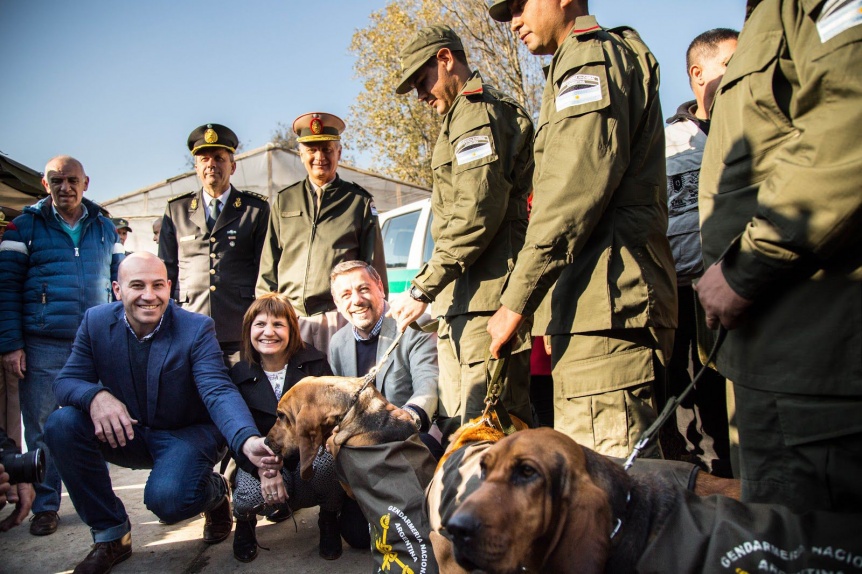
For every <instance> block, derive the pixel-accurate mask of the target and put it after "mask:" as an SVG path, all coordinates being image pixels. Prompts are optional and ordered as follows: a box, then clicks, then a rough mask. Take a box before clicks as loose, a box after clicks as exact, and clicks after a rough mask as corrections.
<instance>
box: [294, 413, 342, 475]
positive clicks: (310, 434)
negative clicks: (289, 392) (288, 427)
mask: <svg viewBox="0 0 862 574" xmlns="http://www.w3.org/2000/svg"><path fill="white" fill-rule="evenodd" d="M329 410H331V409H326V408H324V405H321V404H315V403H307V404H304V405H302V406H301V407H300V408H299V411H297V413H296V417H295V424H296V440H297V443H298V444H299V475H300V477H302V480H311V477H312V476H314V459H315V458H316V457H317V452H318V450H319V449H320V448H321V447H322V446H323V445H324V444H325V443H326V439H327V438H328V437H329V434H330V433H331V432H332V428H333V427H334V426H335V424H336V419H337V416H338V414H340V411H339V412H338V413H336V412H328V411H329Z"/></svg>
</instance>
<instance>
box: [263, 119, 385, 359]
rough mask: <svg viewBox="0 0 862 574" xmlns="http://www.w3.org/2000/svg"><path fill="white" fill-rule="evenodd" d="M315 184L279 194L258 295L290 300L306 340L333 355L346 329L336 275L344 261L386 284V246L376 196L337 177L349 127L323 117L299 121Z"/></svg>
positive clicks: (299, 139) (308, 180) (295, 125)
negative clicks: (364, 267)
mask: <svg viewBox="0 0 862 574" xmlns="http://www.w3.org/2000/svg"><path fill="white" fill-rule="evenodd" d="M293 131H294V133H295V134H296V135H297V138H296V141H297V142H298V143H299V157H300V159H301V160H302V165H303V166H305V170H306V171H307V172H308V177H307V178H305V179H304V180H302V181H298V182H297V183H295V184H293V185H291V186H288V187H286V188H284V189H282V190H281V191H279V192H278V196H277V197H276V199H275V202H274V205H273V210H272V215H271V216H270V219H269V227H268V230H267V235H266V246H265V248H264V250H263V254H262V255H261V261H260V277H259V278H258V280H257V292H258V293H259V294H260V293H269V292H270V291H278V292H280V293H284V294H285V295H286V296H287V298H288V299H289V300H290V303H291V305H293V308H294V309H295V310H296V314H297V315H298V316H299V330H300V333H301V334H302V339H303V341H305V342H306V343H311V344H312V345H314V346H315V347H316V348H317V349H318V350H319V351H322V352H323V353H327V352H328V350H329V339H330V338H331V337H332V335H334V334H335V332H336V331H338V329H340V328H341V327H343V326H344V325H346V324H347V323H346V321H345V320H344V318H343V317H342V316H341V315H340V314H339V313H338V310H337V309H336V308H335V302H334V301H333V300H332V293H331V292H330V290H329V272H330V270H331V269H332V268H333V267H335V266H336V265H337V264H338V263H341V262H342V261H351V260H354V259H357V260H360V261H365V262H366V263H370V264H371V265H373V266H374V268H375V269H376V270H377V273H378V274H379V275H380V277H381V279H382V280H383V285H384V286H385V285H387V279H386V261H385V259H384V255H383V239H382V238H381V236H380V225H379V223H378V221H377V209H376V208H375V207H374V199H373V198H372V197H371V194H370V193H368V192H367V191H365V190H364V189H363V188H361V187H360V186H358V185H356V184H355V183H352V182H349V181H344V180H343V179H341V178H340V177H338V174H337V173H336V171H337V169H338V162H339V160H340V159H341V132H343V131H344V122H343V121H342V120H341V118H339V117H338V116H334V115H332V114H326V113H322V112H313V113H308V114H303V115H301V116H299V117H298V118H296V119H295V120H294V122H293Z"/></svg>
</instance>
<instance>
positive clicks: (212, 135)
mask: <svg viewBox="0 0 862 574" xmlns="http://www.w3.org/2000/svg"><path fill="white" fill-rule="evenodd" d="M204 141H205V142H207V143H208V144H214V143H216V142H217V141H218V134H217V133H216V131H215V130H214V129H212V128H207V131H205V132H204Z"/></svg>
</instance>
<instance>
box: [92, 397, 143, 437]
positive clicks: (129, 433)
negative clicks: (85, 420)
mask: <svg viewBox="0 0 862 574" xmlns="http://www.w3.org/2000/svg"><path fill="white" fill-rule="evenodd" d="M90 418H91V419H92V421H93V427H94V429H95V431H96V438H98V439H99V440H100V441H102V442H107V443H108V444H110V445H111V448H117V445H119V446H126V441H127V440H128V441H131V440H134V438H135V430H134V428H133V427H132V425H136V424H138V421H136V420H135V419H133V418H132V417H131V416H130V415H129V411H128V409H126V405H124V404H123V403H122V401H120V400H119V399H118V398H117V397H115V396H114V395H112V394H111V393H109V392H108V391H99V392H98V393H96V396H95V397H93V401H92V402H91V403H90Z"/></svg>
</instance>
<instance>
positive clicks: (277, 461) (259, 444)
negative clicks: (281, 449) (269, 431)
mask: <svg viewBox="0 0 862 574" xmlns="http://www.w3.org/2000/svg"><path fill="white" fill-rule="evenodd" d="M265 440H266V439H265V438H264V437H262V436H253V437H251V438H250V439H248V440H247V441H245V442H244V443H242V453H243V454H244V455H245V457H246V458H247V459H248V460H249V461H251V463H252V464H253V465H255V466H256V467H258V468H259V469H261V470H263V471H267V472H266V476H269V477H272V476H275V475H277V474H278V471H279V470H281V465H282V461H281V457H280V456H278V455H277V454H275V453H274V452H272V450H270V448H269V447H268V446H266V444H265V443H264V441H265ZM269 471H274V473H272V472H269Z"/></svg>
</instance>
